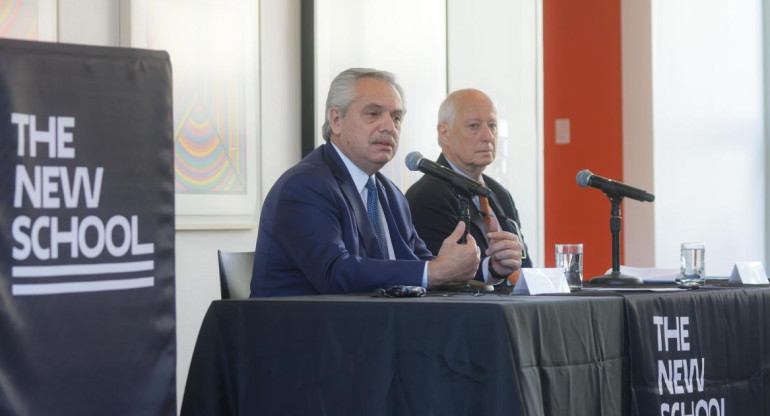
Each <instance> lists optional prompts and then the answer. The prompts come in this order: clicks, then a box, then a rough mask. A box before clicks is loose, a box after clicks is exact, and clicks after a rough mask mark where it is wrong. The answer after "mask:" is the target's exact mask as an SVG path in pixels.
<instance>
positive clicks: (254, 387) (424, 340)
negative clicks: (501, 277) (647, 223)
mask: <svg viewBox="0 0 770 416" xmlns="http://www.w3.org/2000/svg"><path fill="white" fill-rule="evenodd" d="M768 308H770V290H768V289H741V288H727V289H716V290H709V289H699V290H694V291H683V292H642V293H638V292H634V293H614V292H612V293H607V292H589V291H584V292H583V293H580V294H572V295H555V296H507V295H504V294H485V295H482V296H472V295H470V294H455V295H453V296H449V297H444V296H428V297H425V298H416V299H390V298H373V297H370V296H363V295H347V296H308V297H291V298H272V299H251V300H246V301H215V302H213V303H212V305H211V307H210V308H209V311H208V313H207V315H206V317H205V319H204V322H203V324H202V327H201V331H200V334H199V337H198V341H197V344H196V347H195V352H194V354H193V360H192V363H191V366H190V371H189V375H188V380H187V386H186V389H185V394H184V399H183V403H182V414H260V415H261V414H280V415H284V414H329V415H343V414H362V415H363V414H366V415H386V414H387V415H390V414H394V415H408V414H413V415H430V414H435V415H444V414H452V415H458V414H459V415H466V414H467V415H481V414H484V415H488V414H513V415H518V414H526V415H530V414H531V415H602V414H603V415H622V414H668V415H672V416H673V415H674V414H677V413H672V408H673V407H676V409H680V407H681V409H685V412H686V413H687V414H690V413H692V411H691V410H687V409H695V408H696V407H697V406H699V403H700V405H701V406H702V405H703V403H705V405H706V406H708V405H709V403H711V404H712V405H713V404H714V403H716V404H717V405H721V406H722V408H724V409H726V410H725V411H723V412H721V413H716V412H717V411H721V408H716V410H715V408H714V407H713V406H712V407H711V408H710V410H711V412H708V411H706V412H701V413H700V414H704V415H705V414H708V415H716V414H720V415H725V414H730V415H732V414H768V413H769V412H768V411H766V410H765V409H768V410H770V382H769V381H770V378H769V377H770V376H769V375H768V374H770V335H769V334H770V322H769V321H768V319H765V317H764V316H765V315H766V312H768V311H769V310H768ZM744 312H745V313H746V314H748V315H750V316H751V318H750V320H748V318H747V319H744V314H743V313H744ZM656 316H657V317H661V318H660V319H658V320H661V321H662V317H666V318H667V319H668V318H672V319H671V322H670V323H669V325H668V329H669V330H671V328H673V327H674V324H673V322H674V321H675V318H676V317H682V316H686V317H689V318H688V322H689V323H688V325H684V326H682V327H679V328H680V329H681V328H684V331H680V332H679V334H680V336H679V338H684V339H685V341H686V342H685V343H689V344H687V345H688V346H689V347H690V349H689V350H687V351H679V350H678V351H675V350H674V349H675V348H673V347H672V348H671V350H670V351H658V349H657V345H658V344H657V338H656V331H657V330H658V329H661V330H662V324H658V325H657V326H656V324H655V323H654V322H653V321H654V320H655V319H657V318H654V317H656ZM663 333H664V335H665V332H663ZM670 333H671V331H670ZM670 333H669V335H670ZM682 334H684V335H682ZM714 339H724V342H722V344H720V345H721V346H718V347H717V348H713V347H714V343H713V340H714ZM743 339H745V340H747V341H751V342H740V341H741V340H743ZM672 340H673V338H671V339H669V340H668V343H669V345H674V344H672V342H673V341H672ZM681 341H682V340H681V339H680V343H681ZM692 359H696V360H702V361H701V362H703V363H704V364H705V367H704V368H705V377H703V379H704V386H703V388H702V390H698V389H697V386H696V387H693V388H692V391H690V392H688V391H685V392H684V393H680V392H679V391H678V388H679V387H682V388H683V389H686V387H687V386H685V383H684V381H683V380H682V375H683V373H682V372H683V367H682V366H678V364H681V363H683V362H685V361H686V364H688V365H689V364H690V362H691V360H692ZM659 362H663V367H664V368H666V369H668V368H669V367H668V366H669V365H670V366H671V367H670V368H671V371H668V370H666V374H665V375H666V376H667V377H669V378H667V379H664V381H663V384H662V386H663V387H664V392H663V394H659V393H658V388H659V387H660V386H661V382H660V374H659V371H660V363H659ZM677 363H678V364H677ZM688 368H691V367H688ZM733 370H736V371H733ZM677 374H678V375H679V378H677ZM685 378H686V377H685ZM666 380H667V381H669V385H670V387H671V390H670V391H668V390H666V389H667V388H668V387H667V386H666ZM695 385H697V378H696V384H695ZM711 399H714V400H711ZM720 400H721V401H720ZM701 402H702V403H701ZM680 403H681V406H680ZM666 406H668V407H666ZM701 410H702V409H701ZM707 410H708V408H707ZM664 411H668V413H665V412H664ZM757 411H759V413H757ZM678 414H680V415H681V414H682V412H680V413H678Z"/></svg>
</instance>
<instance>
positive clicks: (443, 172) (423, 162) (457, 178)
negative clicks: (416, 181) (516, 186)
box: [406, 151, 492, 198]
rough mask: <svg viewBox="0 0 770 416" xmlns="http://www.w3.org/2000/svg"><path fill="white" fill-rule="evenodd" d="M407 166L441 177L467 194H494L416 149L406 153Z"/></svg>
mask: <svg viewBox="0 0 770 416" xmlns="http://www.w3.org/2000/svg"><path fill="white" fill-rule="evenodd" d="M406 167H407V168H409V170H412V171H417V170H419V171H420V172H422V173H424V174H426V175H430V176H433V177H434V178H438V179H441V180H442V181H444V182H447V183H449V184H450V185H452V186H453V187H454V188H455V190H456V191H458V192H461V193H463V194H465V195H467V196H474V195H481V196H485V197H487V198H489V196H490V195H491V194H492V191H490V190H489V188H487V187H485V186H484V185H482V184H480V183H478V182H476V181H472V180H470V179H468V178H466V177H465V176H463V175H460V174H459V173H457V172H455V171H453V170H452V169H449V168H447V167H445V166H441V165H439V164H438V163H436V162H434V161H432V160H428V159H425V158H424V157H423V156H422V153H420V152H416V151H415V152H411V153H409V154H408V155H406Z"/></svg>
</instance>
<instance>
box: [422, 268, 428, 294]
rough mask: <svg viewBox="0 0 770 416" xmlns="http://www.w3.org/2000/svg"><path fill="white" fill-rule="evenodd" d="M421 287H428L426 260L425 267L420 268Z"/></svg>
mask: <svg viewBox="0 0 770 416" xmlns="http://www.w3.org/2000/svg"><path fill="white" fill-rule="evenodd" d="M422 287H424V288H426V289H427V288H428V262H427V261H426V262H425V268H423V269H422Z"/></svg>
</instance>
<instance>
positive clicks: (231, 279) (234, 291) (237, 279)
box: [217, 250, 254, 299]
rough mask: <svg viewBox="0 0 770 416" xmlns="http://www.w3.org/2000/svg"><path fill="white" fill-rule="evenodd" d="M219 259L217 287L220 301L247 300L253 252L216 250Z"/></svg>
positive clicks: (249, 290)
mask: <svg viewBox="0 0 770 416" xmlns="http://www.w3.org/2000/svg"><path fill="white" fill-rule="evenodd" d="M217 256H218V258H219V286H220V289H221V291H222V299H248V298H249V295H250V294H251V273H252V268H253V267H254V252H253V251H245V252H234V251H222V250H217Z"/></svg>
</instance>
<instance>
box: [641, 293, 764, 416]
mask: <svg viewBox="0 0 770 416" xmlns="http://www.w3.org/2000/svg"><path fill="white" fill-rule="evenodd" d="M626 300H627V302H628V303H627V305H628V309H627V310H628V323H629V326H628V334H629V344H630V348H631V351H630V356H631V388H632V394H631V397H632V405H633V414H634V415H660V416H684V415H693V416H737V415H766V414H768V413H770V325H769V324H770V323H769V322H768V319H770V318H769V317H768V313H770V290H768V289H735V290H721V291H709V290H708V289H701V290H696V291H692V292H689V293H682V294H679V295H677V296H673V295H671V296H667V294H665V293H654V294H646V295H630V296H627V297H626Z"/></svg>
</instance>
